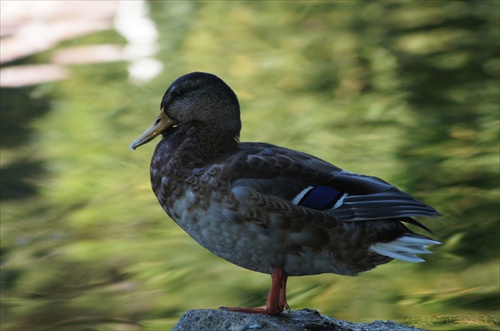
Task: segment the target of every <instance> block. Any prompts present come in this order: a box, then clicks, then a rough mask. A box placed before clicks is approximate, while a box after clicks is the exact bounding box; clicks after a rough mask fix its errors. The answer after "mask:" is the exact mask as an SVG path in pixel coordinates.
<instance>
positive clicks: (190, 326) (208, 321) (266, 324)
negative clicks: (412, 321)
mask: <svg viewBox="0 0 500 331" xmlns="http://www.w3.org/2000/svg"><path fill="white" fill-rule="evenodd" d="M172 331H424V330H423V329H417V328H414V327H411V326H407V325H403V324H398V323H395V322H392V321H386V322H384V321H375V322H372V323H364V324H356V323H351V322H346V321H341V320H337V319H335V318H331V317H328V316H322V315H321V314H320V313H319V312H317V311H316V310H310V309H302V310H295V311H286V312H285V313H283V314H282V315H280V316H268V315H260V314H244V313H235V312H231V311H227V310H213V309H200V310H190V311H188V312H186V313H185V314H184V315H182V317H181V319H180V320H179V322H178V323H177V324H176V325H175V327H174V328H173V329H172Z"/></svg>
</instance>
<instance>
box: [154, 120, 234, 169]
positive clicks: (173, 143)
mask: <svg viewBox="0 0 500 331" xmlns="http://www.w3.org/2000/svg"><path fill="white" fill-rule="evenodd" d="M160 144H166V145H168V148H167V149H166V150H167V151H168V152H167V153H169V154H171V155H169V156H167V157H172V158H175V159H176V161H177V162H178V163H179V166H182V167H187V168H191V169H194V168H198V167H201V166H203V165H205V164H207V163H210V162H212V161H214V160H216V159H218V158H220V157H221V156H223V155H225V154H227V153H230V152H232V151H234V150H235V149H237V148H238V145H239V134H238V133H232V134H231V133H227V132H221V131H220V130H217V128H213V127H210V126H207V125H203V123H197V122H195V123H190V125H189V126H187V125H186V126H183V125H179V126H178V127H176V128H174V129H173V130H171V131H169V132H167V133H165V134H164V136H163V140H162V142H160ZM177 162H176V163H177Z"/></svg>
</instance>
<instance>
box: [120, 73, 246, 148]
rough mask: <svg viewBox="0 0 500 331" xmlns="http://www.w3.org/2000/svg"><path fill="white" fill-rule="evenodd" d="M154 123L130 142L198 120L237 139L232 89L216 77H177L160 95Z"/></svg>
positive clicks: (237, 117)
mask: <svg viewBox="0 0 500 331" xmlns="http://www.w3.org/2000/svg"><path fill="white" fill-rule="evenodd" d="M160 108H161V111H160V115H159V116H158V118H157V119H156V121H155V123H154V124H153V125H152V126H151V127H150V128H149V129H148V130H146V131H145V132H144V133H143V134H142V135H141V136H140V137H139V138H138V139H137V140H135V141H134V142H132V144H131V145H130V148H131V149H136V148H137V147H139V146H141V145H144V144H146V143H147V142H149V141H151V140H153V139H154V138H155V137H156V136H158V135H159V134H162V133H164V132H166V131H167V130H172V129H174V127H176V126H181V125H190V124H193V123H195V122H198V123H202V124H203V125H205V126H207V127H209V128H210V129H211V130H212V131H215V132H220V134H221V135H224V136H228V135H230V136H231V137H233V138H235V139H238V137H239V134H240V130H241V121H240V107H239V103H238V98H237V97H236V94H234V92H233V90H231V88H230V87H229V86H228V85H227V84H226V83H224V81H223V80H222V79H220V78H219V77H217V76H215V75H212V74H208V73H204V72H192V73H190V74H187V75H184V76H182V77H180V78H178V79H177V80H176V81H175V82H173V83H172V85H170V87H169V88H168V89H167V91H166V92H165V95H163V99H162V101H161V104H160Z"/></svg>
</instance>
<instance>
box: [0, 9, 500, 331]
mask: <svg viewBox="0 0 500 331" xmlns="http://www.w3.org/2000/svg"><path fill="white" fill-rule="evenodd" d="M1 15H2V16H1V39H0V43H1V45H0V46H1V67H0V77H1V164H0V165H1V245H0V249H1V250H0V253H1V255H0V263H1V291H2V295H1V301H0V303H1V316H0V317H1V328H2V330H4V331H11V330H85V331H86V330H117V331H128V330H130V331H135V330H169V329H170V328H171V327H172V326H173V325H174V323H175V322H176V321H177V320H178V319H179V317H180V315H181V314H182V313H184V312H185V311H187V310H188V309H192V308H215V309H216V308H218V307H219V306H222V305H225V306H261V305H263V304H264V302H265V299H266V296H267V292H268V290H269V286H270V277H269V276H268V275H264V274H258V273H255V272H251V271H247V270H244V269H241V268H238V267H236V266H233V265H231V264H230V263H228V262H226V261H224V260H221V259H220V258H218V257H215V256H214V255H212V254H211V253H209V252H208V251H205V250H204V249H203V248H201V247H200V246H198V245H197V244H196V243H195V242H194V241H193V240H192V239H191V238H189V237H188V236H187V234H185V233H184V232H183V231H182V230H180V229H179V228H178V227H177V226H176V225H175V224H174V223H173V222H172V221H170V220H169V219H168V217H167V216H166V215H165V214H164V212H163V210H162V209H161V207H160V206H159V204H158V202H157V201H156V198H155V196H154V194H153V192H152V191H151V189H150V184H149V162H150V158H151V155H152V153H153V149H154V145H155V142H153V143H150V144H148V145H145V146H144V147H141V148H140V149H138V150H137V151H135V152H131V151H129V150H128V146H129V144H130V142H131V141H132V140H134V139H135V138H137V137H138V135H140V134H141V133H142V132H143V131H144V130H145V129H146V128H147V127H149V125H151V123H152V122H153V121H154V120H155V119H156V116H157V113H158V111H159V103H160V98H161V97H162V95H163V93H164V91H165V89H166V88H167V87H168V86H169V85H170V83H171V82H172V81H173V80H175V79H176V78H177V77H179V76H181V75H183V74H185V73H188V72H192V71H206V72H211V73H214V74H216V75H218V76H219V77H221V78H222V79H223V80H225V81H226V82H227V83H228V84H229V85H230V86H231V87H232V88H233V89H234V90H235V92H236V93H237V95H238V96H239V99H240V103H241V107H242V121H243V131H242V137H241V140H242V141H265V142H270V143H273V144H277V145H282V146H286V147H289V148H293V149H298V150H301V151H304V152H307V153H310V154H314V155H317V156H319V157H321V158H323V159H325V160H328V161H330V162H332V163H334V164H336V165H337V166H340V167H342V168H344V169H348V170H350V171H354V172H358V173H365V174H370V175H375V176H378V177H381V178H384V179H385V180H387V181H389V182H391V183H393V184H395V185H396V186H398V187H400V188H401V189H403V190H405V191H407V192H409V193H411V194H413V195H414V196H416V197H418V198H419V199H421V200H423V201H425V202H426V203H428V204H430V205H432V206H434V207H435V208H436V209H438V210H439V211H440V212H441V213H442V214H443V217H442V218H439V219H425V220H421V221H422V222H424V223H425V224H426V225H427V226H429V227H430V228H431V229H433V230H434V231H435V234H434V235H432V237H433V238H435V239H436V240H439V241H441V242H442V243H443V245H440V246H434V247H432V251H434V254H433V255H431V256H428V257H426V259H427V262H425V263H422V264H410V263H405V262H400V261H395V262H392V263H390V264H388V265H383V266H380V267H378V268H377V269H375V270H373V271H370V272H367V273H364V274H361V275H359V276H357V277H342V276H337V275H333V274H325V275H317V276H308V277H294V278H291V279H290V280H289V286H288V289H289V290H288V302H289V304H290V306H291V307H292V308H293V309H300V308H303V307H307V308H311V309H318V310H320V312H321V313H322V314H327V315H330V316H333V317H336V318H340V319H346V320H349V321H353V322H370V321H373V320H375V319H381V320H386V319H392V320H395V321H399V322H404V323H409V324H412V325H416V326H419V327H422V328H426V329H430V330H459V329H462V330H488V329H490V330H497V329H498V324H499V320H500V317H499V269H500V267H499V250H500V247H499V214H500V211H499V184H500V182H499V103H500V100H499V88H500V86H499V82H500V81H499V79H500V59H499V46H500V45H499V40H500V39H499V37H500V27H499V21H500V4H499V2H498V1H444V2H428V1H408V2H407V1H405V2H385V1H372V2H366V1H358V2H340V1H332V2H309V1H303V2H300V1H295V2H286V3H285V2H279V1H273V2H242V1H235V2H210V1H150V2H149V1H148V2H146V1H121V2H120V1H99V2H97V1H31V2H23V1H4V0H2V1H1Z"/></svg>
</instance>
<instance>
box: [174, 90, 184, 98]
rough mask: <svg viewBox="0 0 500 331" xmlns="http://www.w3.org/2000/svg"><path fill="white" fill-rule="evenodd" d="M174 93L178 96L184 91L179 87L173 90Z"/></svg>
mask: <svg viewBox="0 0 500 331" xmlns="http://www.w3.org/2000/svg"><path fill="white" fill-rule="evenodd" d="M174 93H175V95H177V96H178V97H180V96H181V95H182V94H184V91H183V90H181V89H177V90H175V91H174Z"/></svg>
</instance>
